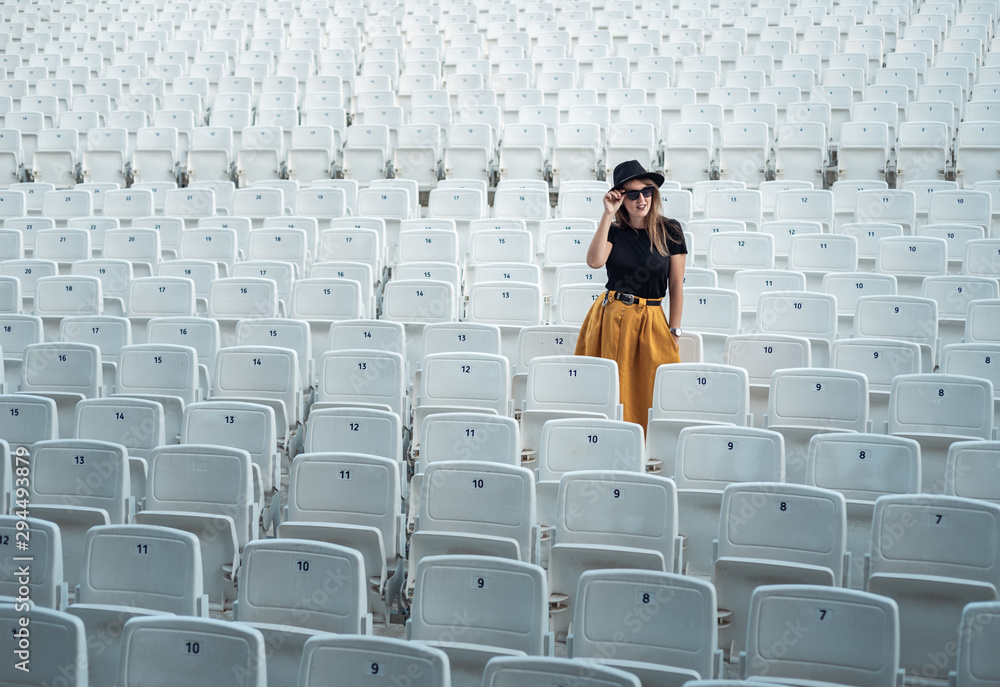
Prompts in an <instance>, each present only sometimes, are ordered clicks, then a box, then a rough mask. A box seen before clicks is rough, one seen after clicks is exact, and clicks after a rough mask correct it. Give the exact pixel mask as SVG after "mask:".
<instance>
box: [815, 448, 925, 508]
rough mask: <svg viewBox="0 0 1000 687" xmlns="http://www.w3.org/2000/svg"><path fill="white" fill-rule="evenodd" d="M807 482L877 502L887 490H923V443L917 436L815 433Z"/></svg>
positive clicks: (901, 491)
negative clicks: (921, 459)
mask: <svg viewBox="0 0 1000 687" xmlns="http://www.w3.org/2000/svg"><path fill="white" fill-rule="evenodd" d="M806 484H811V485H813V486H816V487H822V488H824V489H832V490H834V491H839V492H840V493H841V494H843V495H844V497H845V498H846V499H847V500H848V502H851V501H864V502H868V503H874V502H875V500H876V499H877V498H878V497H880V496H883V495H885V494H917V493H919V492H920V445H919V444H918V443H917V442H916V441H915V440H914V439H907V438H904V437H894V436H886V435H884V434H863V433H853V432H834V433H831V434H815V435H813V437H812V439H810V441H809V453H808V454H807V456H806Z"/></svg>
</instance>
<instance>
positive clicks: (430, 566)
mask: <svg viewBox="0 0 1000 687" xmlns="http://www.w3.org/2000/svg"><path fill="white" fill-rule="evenodd" d="M424 483H425V484H426V483H427V480H425V482H424ZM413 599H414V602H413V606H412V610H411V616H410V620H409V630H410V638H411V639H416V640H422V641H453V640H452V639H451V638H453V637H454V636H455V635H454V629H455V620H454V619H455V617H456V614H458V617H461V618H463V619H464V622H465V623H466V624H464V625H463V633H462V641H463V642H468V643H470V644H485V645H487V646H492V647H500V648H502V649H514V650H517V651H523V652H524V653H526V654H528V655H529V656H541V655H543V652H544V650H545V646H546V644H547V642H548V640H547V636H548V622H549V621H548V585H547V584H546V579H545V571H544V570H543V569H542V568H540V567H538V566H536V565H532V564H530V563H523V562H521V561H513V560H508V559H503V558H495V557H491V556H428V557H426V558H422V559H421V560H420V562H419V563H418V564H417V573H416V585H415V587H414V594H413Z"/></svg>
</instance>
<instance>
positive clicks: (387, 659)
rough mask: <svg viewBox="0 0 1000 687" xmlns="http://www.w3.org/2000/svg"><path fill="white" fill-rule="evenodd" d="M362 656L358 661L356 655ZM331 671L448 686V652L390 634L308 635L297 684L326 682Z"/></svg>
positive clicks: (312, 686) (313, 686)
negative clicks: (362, 659) (309, 636)
mask: <svg viewBox="0 0 1000 687" xmlns="http://www.w3.org/2000/svg"><path fill="white" fill-rule="evenodd" d="M362 655H363V656H364V657H365V660H364V661H361V662H359V661H358V657H359V656H362ZM330 675H340V676H343V678H344V679H345V680H348V681H352V680H361V681H364V680H367V679H370V677H371V676H379V677H386V678H388V679H389V680H390V681H392V682H393V684H396V683H398V682H404V683H406V684H407V685H410V686H411V687H448V685H450V684H451V671H450V666H449V663H448V655H447V654H445V653H444V652H443V651H441V650H440V649H436V648H434V647H431V646H424V645H421V644H418V643H416V642H408V641H406V640H405V639H396V638H393V637H365V636H358V635H353V636H352V635H323V636H317V637H312V638H311V639H309V640H308V641H307V642H306V644H305V647H304V648H303V650H302V668H301V672H300V677H299V685H300V687H320V686H321V685H325V684H326V683H327V681H328V680H329V677H330Z"/></svg>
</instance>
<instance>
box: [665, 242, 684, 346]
mask: <svg viewBox="0 0 1000 687" xmlns="http://www.w3.org/2000/svg"><path fill="white" fill-rule="evenodd" d="M686 259H687V256H686V255H683V254H682V255H671V256H670V276H669V277H668V278H667V296H668V297H669V298H670V310H669V311H668V313H667V322H668V323H669V324H670V326H671V327H672V328H676V329H680V326H681V317H682V316H683V314H684V263H685V261H686ZM676 340H677V337H676V336H675V337H674V341H676Z"/></svg>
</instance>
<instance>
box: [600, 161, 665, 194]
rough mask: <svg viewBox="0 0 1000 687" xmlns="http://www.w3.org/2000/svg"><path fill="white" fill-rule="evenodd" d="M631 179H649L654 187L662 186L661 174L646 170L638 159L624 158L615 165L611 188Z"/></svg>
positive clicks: (618, 186) (615, 187) (619, 186)
mask: <svg viewBox="0 0 1000 687" xmlns="http://www.w3.org/2000/svg"><path fill="white" fill-rule="evenodd" d="M633 179H649V180H650V181H652V182H653V183H654V184H656V187H657V188H659V187H660V186H663V175H662V174H657V173H656V172H647V171H646V170H645V169H643V167H642V165H641V164H639V161H638V160H626V161H625V162H622V163H621V164H620V165H618V166H617V167H615V173H614V180H615V183H614V186H612V187H611V188H613V189H617V188H621V187H622V186H624V185H625V184H626V183H627V182H629V181H632V180H633Z"/></svg>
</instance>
